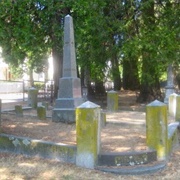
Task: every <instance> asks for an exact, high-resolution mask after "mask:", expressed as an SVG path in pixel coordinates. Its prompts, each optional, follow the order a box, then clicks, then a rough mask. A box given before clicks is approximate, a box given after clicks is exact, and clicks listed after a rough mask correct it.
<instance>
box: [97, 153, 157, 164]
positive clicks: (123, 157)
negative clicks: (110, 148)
mask: <svg viewBox="0 0 180 180" xmlns="http://www.w3.org/2000/svg"><path fill="white" fill-rule="evenodd" d="M98 159H99V161H98V165H99V166H115V167H117V166H119V167H120V166H134V165H143V164H148V163H151V162H155V161H157V153H156V151H155V150H147V151H132V152H119V153H118V152H111V153H101V154H100V155H99V157H98Z"/></svg>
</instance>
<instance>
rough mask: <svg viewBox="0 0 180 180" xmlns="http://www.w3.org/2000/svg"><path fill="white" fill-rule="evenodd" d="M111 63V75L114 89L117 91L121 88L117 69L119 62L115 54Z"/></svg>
mask: <svg viewBox="0 0 180 180" xmlns="http://www.w3.org/2000/svg"><path fill="white" fill-rule="evenodd" d="M111 64H112V76H113V82H114V90H115V91H119V90H120V89H121V77H120V71H119V62H118V58H117V56H114V58H112V59H111Z"/></svg>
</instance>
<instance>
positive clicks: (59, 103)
mask: <svg viewBox="0 0 180 180" xmlns="http://www.w3.org/2000/svg"><path fill="white" fill-rule="evenodd" d="M83 102H84V100H83V98H59V99H56V103H55V108H54V109H53V112H52V121H54V122H64V123H74V122H76V115H75V109H76V107H77V106H79V105H81V104H82V103H83Z"/></svg>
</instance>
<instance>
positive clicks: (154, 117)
mask: <svg viewBox="0 0 180 180" xmlns="http://www.w3.org/2000/svg"><path fill="white" fill-rule="evenodd" d="M146 143H147V146H148V147H149V148H151V149H155V150H156V151H157V157H158V159H159V160H166V159H167V157H168V146H167V143H168V125H167V105H166V104H164V103H162V102H160V101H158V100H155V101H153V102H152V103H150V104H148V105H147V106H146Z"/></svg>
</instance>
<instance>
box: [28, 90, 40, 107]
mask: <svg viewBox="0 0 180 180" xmlns="http://www.w3.org/2000/svg"><path fill="white" fill-rule="evenodd" d="M37 95H38V90H37V89H36V88H34V87H31V88H29V90H28V105H29V106H31V107H32V108H34V109H36V108H37Z"/></svg>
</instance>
